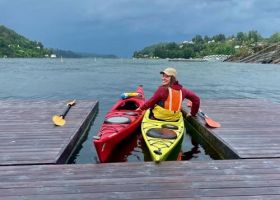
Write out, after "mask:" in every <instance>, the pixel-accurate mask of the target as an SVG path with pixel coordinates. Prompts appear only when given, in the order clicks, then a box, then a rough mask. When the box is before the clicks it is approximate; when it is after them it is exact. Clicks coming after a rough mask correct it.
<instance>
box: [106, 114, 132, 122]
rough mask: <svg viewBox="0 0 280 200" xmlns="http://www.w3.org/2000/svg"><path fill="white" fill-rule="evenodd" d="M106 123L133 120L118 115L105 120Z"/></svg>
mask: <svg viewBox="0 0 280 200" xmlns="http://www.w3.org/2000/svg"><path fill="white" fill-rule="evenodd" d="M104 122H105V123H106V124H129V123H131V120H130V119H129V118H127V117H122V116H116V117H109V118H107V119H105V120H104Z"/></svg>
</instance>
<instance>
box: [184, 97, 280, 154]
mask: <svg viewBox="0 0 280 200" xmlns="http://www.w3.org/2000/svg"><path fill="white" fill-rule="evenodd" d="M201 109H202V110H203V111H204V112H205V113H206V114H207V115H208V116H209V117H210V118H212V119H214V120H215V121H218V122H220V123H221V124H222V127H221V128H216V129H213V128H209V127H207V126H206V125H205V121H204V119H203V118H201V117H200V116H198V117H196V118H188V119H187V122H188V123H190V126H191V127H192V128H191V130H194V131H196V133H197V134H200V135H201V136H202V137H203V138H204V139H205V140H206V142H208V144H209V145H210V146H211V147H212V148H213V149H215V150H216V151H217V152H218V153H219V154H220V156H221V157H222V158H243V159H246V158H279V157H280V148H279V146H280V134H279V132H280V121H279V120H278V116H279V115H280V104H279V103H274V102H270V101H265V100H253V99H251V100H243V99H239V100H238V99H224V100H205V101H202V103H201ZM184 112H189V108H187V107H185V108H184ZM240 147H242V148H240ZM245 147H246V148H245ZM257 148H259V149H257Z"/></svg>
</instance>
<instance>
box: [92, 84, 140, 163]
mask: <svg viewBox="0 0 280 200" xmlns="http://www.w3.org/2000/svg"><path fill="white" fill-rule="evenodd" d="M144 103H145V97H144V91H143V88H142V86H139V87H138V88H137V90H136V92H133V93H123V95H122V99H120V100H118V101H117V103H116V104H115V105H114V106H113V107H112V108H111V110H110V111H109V112H108V113H107V114H106V116H105V120H104V122H103V124H102V126H101V128H100V130H99V132H98V134H97V135H96V136H94V137H93V143H94V145H95V149H96V152H97V155H98V157H99V161H100V162H102V163H103V162H108V161H110V156H111V154H112V151H113V150H114V149H115V147H116V146H117V145H118V144H119V143H120V142H121V141H123V140H124V139H125V138H127V137H128V136H129V135H131V134H132V133H133V132H134V131H135V130H136V129H137V128H138V127H139V126H140V124H141V121H142V119H143V116H144V111H142V112H136V111H135V110H136V109H137V108H138V107H140V106H141V105H143V104H144Z"/></svg>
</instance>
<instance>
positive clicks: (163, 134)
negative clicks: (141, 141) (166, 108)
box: [146, 128, 177, 139]
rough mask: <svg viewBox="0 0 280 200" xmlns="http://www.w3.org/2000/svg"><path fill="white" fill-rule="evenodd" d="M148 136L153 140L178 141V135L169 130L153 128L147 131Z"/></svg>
mask: <svg viewBox="0 0 280 200" xmlns="http://www.w3.org/2000/svg"><path fill="white" fill-rule="evenodd" d="M146 134H147V136H149V137H152V138H162V139H176V138H177V134H176V133H175V132H174V131H172V130H170V129H167V128H151V129H149V130H148V131H147V133H146Z"/></svg>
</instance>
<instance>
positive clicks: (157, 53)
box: [133, 31, 280, 60]
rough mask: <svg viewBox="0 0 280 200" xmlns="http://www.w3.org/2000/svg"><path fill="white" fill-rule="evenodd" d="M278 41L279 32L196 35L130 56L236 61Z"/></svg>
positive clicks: (151, 47)
mask: <svg viewBox="0 0 280 200" xmlns="http://www.w3.org/2000/svg"><path fill="white" fill-rule="evenodd" d="M278 42H280V33H279V32H278V33H274V34H273V35H271V36H270V37H269V38H264V37H262V36H261V35H260V34H259V33H258V32H257V31H249V32H238V33H237V34H236V35H231V36H229V37H226V36H225V35H224V34H218V35H215V36H213V37H209V36H201V35H196V36H195V37H194V38H192V39H191V40H190V41H182V42H169V43H160V44H155V45H151V46H148V47H145V48H144V49H142V50H139V51H136V52H134V54H133V57H135V58H185V59H189V58H203V57H205V56H209V55H229V56H231V57H234V58H238V59H239V60H240V59H242V58H246V57H248V56H251V55H253V54H255V53H256V52H258V51H262V50H264V49H267V48H268V47H269V46H271V45H274V44H276V43H278ZM233 60H234V59H233Z"/></svg>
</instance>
